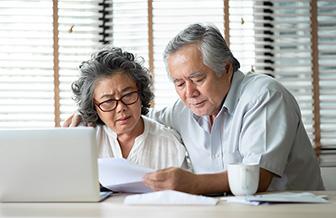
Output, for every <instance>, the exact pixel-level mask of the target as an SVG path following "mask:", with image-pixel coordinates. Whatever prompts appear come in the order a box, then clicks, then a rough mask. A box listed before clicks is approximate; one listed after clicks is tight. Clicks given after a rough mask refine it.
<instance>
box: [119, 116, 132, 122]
mask: <svg viewBox="0 0 336 218" xmlns="http://www.w3.org/2000/svg"><path fill="white" fill-rule="evenodd" d="M130 118H131V116H126V117H121V118H119V119H117V122H119V123H121V124H123V123H126V122H127V121H128V120H129V119H130Z"/></svg>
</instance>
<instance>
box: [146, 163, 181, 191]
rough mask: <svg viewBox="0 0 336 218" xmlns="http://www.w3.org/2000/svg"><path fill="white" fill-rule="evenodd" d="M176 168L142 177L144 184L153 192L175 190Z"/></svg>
mask: <svg viewBox="0 0 336 218" xmlns="http://www.w3.org/2000/svg"><path fill="white" fill-rule="evenodd" d="M176 170H177V168H167V169H163V170H159V171H157V172H154V173H148V174H146V175H145V176H144V184H145V185H146V186H148V187H149V188H151V189H152V190H154V191H159V190H166V189H175V183H176V182H175V180H176V178H175V171H176Z"/></svg>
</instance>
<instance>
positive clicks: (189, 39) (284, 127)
mask: <svg viewBox="0 0 336 218" xmlns="http://www.w3.org/2000/svg"><path fill="white" fill-rule="evenodd" d="M164 60H165V64H166V68H167V71H168V74H169V76H170V78H171V80H172V81H173V82H174V85H175V89H176V92H177V93H178V95H179V97H180V100H177V101H176V102H175V103H174V104H173V105H172V106H170V107H167V108H165V109H163V110H161V111H152V112H150V116H152V117H154V118H155V119H156V120H158V121H159V122H162V123H164V124H166V125H168V126H171V127H172V128H174V129H175V130H177V131H178V132H179V133H180V135H181V137H182V139H183V142H184V144H185V146H186V148H187V151H188V153H189V156H190V160H191V163H192V165H193V168H194V172H189V171H186V170H183V169H180V168H168V169H163V170H159V171H156V172H154V173H150V174H147V175H146V176H145V178H144V181H145V184H146V185H147V186H149V187H150V188H152V189H153V190H163V189H174V190H178V191H184V192H189V193H195V194H211V193H221V192H228V191H230V188H229V184H228V175H227V171H226V169H227V165H228V164H229V163H237V162H238V163H240V162H242V163H257V164H259V165H260V167H261V169H260V179H259V187H258V191H270V190H321V189H323V188H324V187H323V182H322V179H321V174H320V168H319V165H318V162H317V160H316V157H315V154H314V151H313V149H312V145H311V143H310V141H309V138H308V136H307V133H306V131H305V129H304V126H303V123H302V120H301V113H300V109H299V107H298V105H297V102H296V100H295V98H294V97H293V96H292V95H291V94H290V93H289V92H288V90H286V89H285V88H284V87H283V86H282V85H281V84H279V83H278V82H277V81H275V80H274V79H272V78H271V77H268V76H265V75H260V74H247V75H245V74H243V73H242V72H240V71H239V70H238V69H239V67H240V64H239V62H238V61H237V60H236V59H235V58H234V56H233V55H232V53H231V51H230V49H229V48H228V47H227V45H226V43H225V40H224V38H223V36H222V35H221V33H220V32H219V30H218V29H217V28H215V27H213V26H204V25H200V24H193V25H191V26H189V27H187V28H186V29H184V30H183V31H182V32H180V33H179V34H178V35H177V36H175V37H174V38H173V39H172V40H171V41H170V42H169V44H168V45H167V47H166V49H165V52H164Z"/></svg>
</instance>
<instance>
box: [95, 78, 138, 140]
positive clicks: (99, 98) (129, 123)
mask: <svg viewBox="0 0 336 218" xmlns="http://www.w3.org/2000/svg"><path fill="white" fill-rule="evenodd" d="M137 91H138V89H137V86H136V83H135V81H134V80H133V79H132V78H131V77H130V76H128V75H127V74H125V73H121V72H120V73H115V74H113V75H112V76H109V77H103V78H101V79H99V80H98V81H96V84H95V89H94V93H93V98H94V102H95V105H96V106H95V107H96V111H97V113H98V116H99V117H100V119H101V120H102V121H103V122H104V123H105V124H106V125H107V126H108V127H110V128H111V129H112V130H113V131H114V132H115V133H116V134H117V135H118V136H120V135H122V134H130V135H132V134H135V135H139V132H142V131H143V125H142V121H141V119H140V118H141V100H140V97H139V95H138V93H137ZM98 105H100V107H98ZM114 107H115V108H114ZM103 110H104V111H106V112H104V111H103Z"/></svg>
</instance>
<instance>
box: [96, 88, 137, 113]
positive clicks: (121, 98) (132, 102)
mask: <svg viewBox="0 0 336 218" xmlns="http://www.w3.org/2000/svg"><path fill="white" fill-rule="evenodd" d="M134 93H136V94H137V96H136V98H135V100H134V101H131V102H128V103H126V102H124V101H123V98H125V97H127V96H130V95H132V94H134ZM138 99H139V91H133V92H129V93H127V94H125V95H123V96H121V97H120V98H119V99H108V100H106V101H103V102H100V103H95V105H96V106H97V107H98V108H99V109H100V110H101V111H103V112H110V111H113V110H115V109H116V108H117V107H118V104H119V101H121V102H122V103H123V104H124V105H132V104H135V103H136V102H137V101H138ZM108 101H115V102H116V104H115V106H114V107H113V108H112V109H109V110H105V109H103V108H101V105H102V104H104V103H106V102H108Z"/></svg>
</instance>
